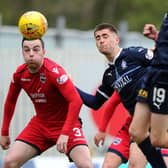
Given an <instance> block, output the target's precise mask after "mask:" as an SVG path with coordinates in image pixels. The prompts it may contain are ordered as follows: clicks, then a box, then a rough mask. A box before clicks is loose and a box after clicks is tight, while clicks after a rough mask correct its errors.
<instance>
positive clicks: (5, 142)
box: [0, 136, 10, 150]
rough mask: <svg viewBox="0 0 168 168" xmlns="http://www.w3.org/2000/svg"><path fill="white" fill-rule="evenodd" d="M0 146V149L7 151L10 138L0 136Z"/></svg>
mask: <svg viewBox="0 0 168 168" xmlns="http://www.w3.org/2000/svg"><path fill="white" fill-rule="evenodd" d="M0 145H1V147H2V149H4V150H7V149H9V145H10V137H9V136H1V137H0Z"/></svg>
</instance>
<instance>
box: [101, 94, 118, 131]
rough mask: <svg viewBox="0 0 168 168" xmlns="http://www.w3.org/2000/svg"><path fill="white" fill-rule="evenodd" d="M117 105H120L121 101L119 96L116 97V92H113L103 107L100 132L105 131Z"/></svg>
mask: <svg viewBox="0 0 168 168" xmlns="http://www.w3.org/2000/svg"><path fill="white" fill-rule="evenodd" d="M119 103H121V99H120V96H119V95H118V93H117V91H115V92H114V93H113V95H112V96H111V97H110V99H109V100H108V102H107V104H106V106H105V109H104V115H103V118H102V119H101V123H100V126H99V131H100V132H105V131H106V128H107V126H108V123H109V121H110V119H111V117H112V115H113V113H114V111H115V108H116V107H117V105H118V104H119Z"/></svg>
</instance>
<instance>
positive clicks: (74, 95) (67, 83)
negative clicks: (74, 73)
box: [49, 67, 82, 135]
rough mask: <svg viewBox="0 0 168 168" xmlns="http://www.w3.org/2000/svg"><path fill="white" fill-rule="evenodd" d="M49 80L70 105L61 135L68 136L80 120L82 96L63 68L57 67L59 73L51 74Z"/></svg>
mask: <svg viewBox="0 0 168 168" xmlns="http://www.w3.org/2000/svg"><path fill="white" fill-rule="evenodd" d="M49 78H50V80H51V82H52V83H53V85H55V86H56V87H57V89H58V90H59V92H60V93H61V94H62V96H63V97H64V98H65V99H66V101H67V102H68V104H69V105H68V113H67V118H66V120H65V123H64V126H63V128H62V133H61V134H64V135H68V134H69V132H70V130H71V129H72V128H73V126H74V123H75V122H76V121H77V120H78V118H79V112H80V109H81V106H82V99H81V98H80V95H79V94H78V91H77V90H76V88H75V86H74V84H73V83H72V81H71V79H70V78H69V76H68V75H67V74H66V72H65V71H64V69H63V68H62V67H57V71H55V72H50V74H49Z"/></svg>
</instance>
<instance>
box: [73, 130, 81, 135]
mask: <svg viewBox="0 0 168 168" xmlns="http://www.w3.org/2000/svg"><path fill="white" fill-rule="evenodd" d="M73 131H74V132H75V134H74V135H75V136H81V135H82V134H81V132H80V129H79V128H73Z"/></svg>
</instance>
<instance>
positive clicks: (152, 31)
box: [143, 24, 158, 40]
mask: <svg viewBox="0 0 168 168" xmlns="http://www.w3.org/2000/svg"><path fill="white" fill-rule="evenodd" d="M143 35H144V36H146V37H147V38H149V39H152V40H157V38H158V31H157V29H156V27H155V25H153V24H146V25H145V26H144V30H143Z"/></svg>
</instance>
